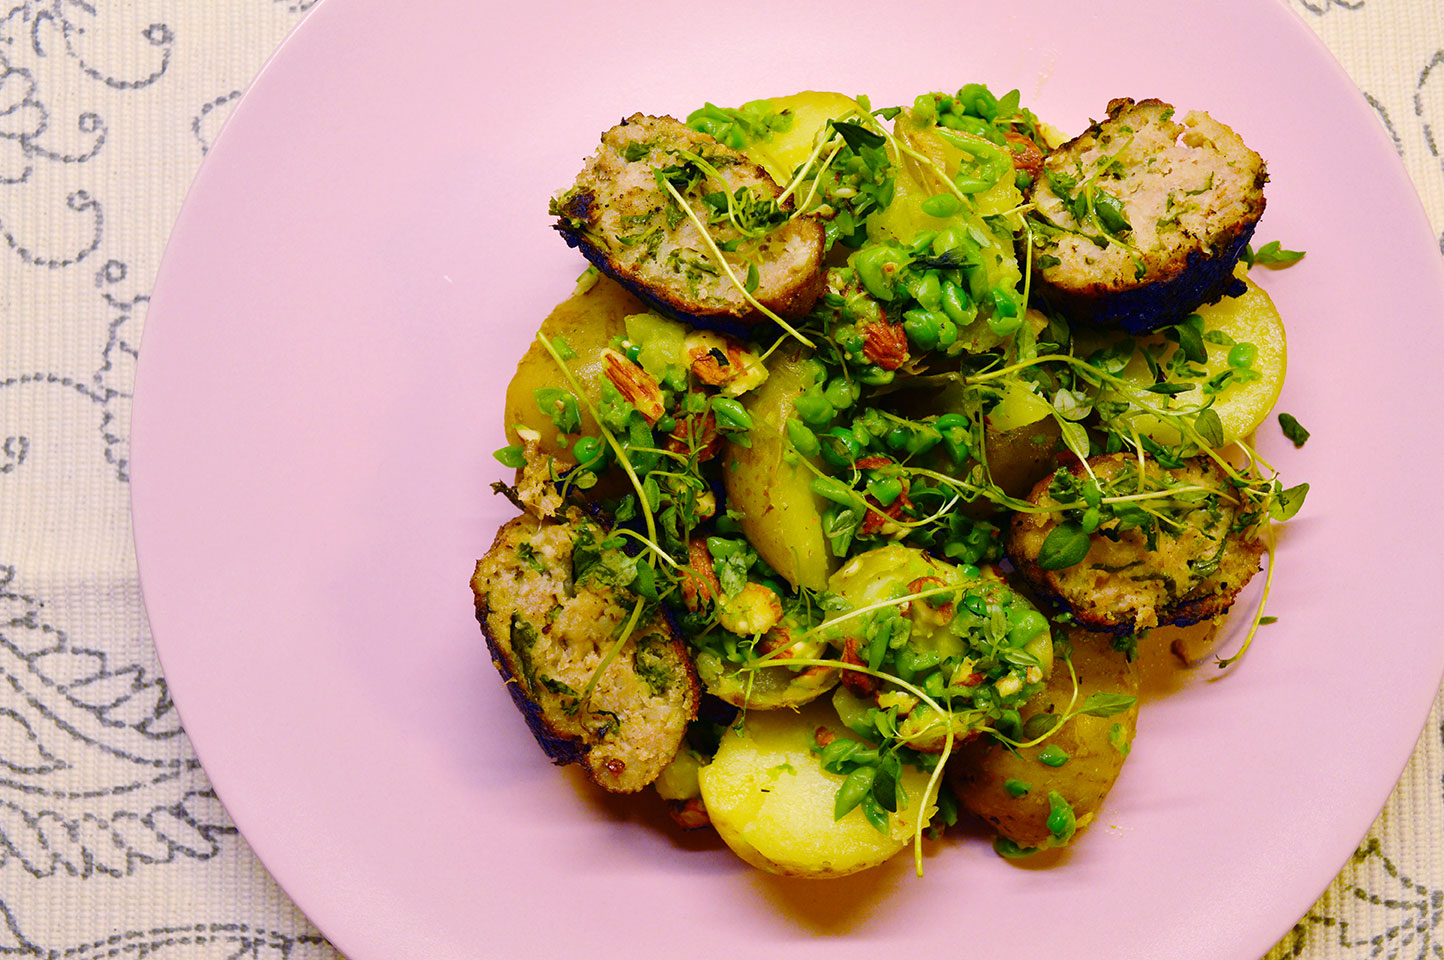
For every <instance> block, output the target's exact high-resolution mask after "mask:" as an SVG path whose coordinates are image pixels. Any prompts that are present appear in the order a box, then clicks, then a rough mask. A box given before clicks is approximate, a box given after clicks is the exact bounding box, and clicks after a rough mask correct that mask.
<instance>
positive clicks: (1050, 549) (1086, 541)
mask: <svg viewBox="0 0 1444 960" xmlns="http://www.w3.org/2000/svg"><path fill="white" fill-rule="evenodd" d="M1091 544H1092V540H1091V539H1090V538H1089V536H1088V534H1086V533H1084V532H1083V527H1082V526H1080V525H1079V524H1077V523H1075V522H1074V521H1071V520H1069V521H1066V522H1064V523H1060V524H1058V526H1056V527H1054V528H1053V529H1052V530H1050V531H1048V536H1046V537H1044V538H1043V546H1042V548H1041V549H1039V551H1038V567H1039V568H1040V569H1042V570H1063V569H1065V568H1067V567H1071V566H1073V565H1074V564H1077V563H1080V562H1081V561H1082V560H1083V558H1084V557H1086V556H1087V555H1088V547H1089V546H1090V545H1091Z"/></svg>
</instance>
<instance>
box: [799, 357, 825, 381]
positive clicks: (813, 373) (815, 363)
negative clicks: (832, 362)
mask: <svg viewBox="0 0 1444 960" xmlns="http://www.w3.org/2000/svg"><path fill="white" fill-rule="evenodd" d="M802 373H803V378H804V379H805V380H806V381H807V382H808V383H824V382H826V380H827V364H825V363H823V362H822V361H821V360H819V359H817V358H816V357H808V358H807V359H806V360H805V361H803V363H802Z"/></svg>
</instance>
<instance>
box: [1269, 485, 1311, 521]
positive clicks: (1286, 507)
mask: <svg viewBox="0 0 1444 960" xmlns="http://www.w3.org/2000/svg"><path fill="white" fill-rule="evenodd" d="M1275 483H1277V481H1275ZM1277 493H1278V496H1277V498H1276V499H1275V500H1274V501H1273V503H1272V504H1270V505H1269V516H1270V517H1272V518H1274V519H1275V520H1288V519H1290V518H1292V517H1293V516H1294V515H1295V514H1297V513H1298V512H1299V508H1300V507H1302V506H1303V505H1304V498H1305V497H1306V496H1308V493H1309V485H1308V484H1307V483H1301V484H1299V485H1298V486H1294V487H1288V488H1286V489H1282V490H1278V491H1277Z"/></svg>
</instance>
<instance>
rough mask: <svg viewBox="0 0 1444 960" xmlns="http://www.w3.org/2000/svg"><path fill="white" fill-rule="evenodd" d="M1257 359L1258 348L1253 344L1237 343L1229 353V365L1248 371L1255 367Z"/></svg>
mask: <svg viewBox="0 0 1444 960" xmlns="http://www.w3.org/2000/svg"><path fill="white" fill-rule="evenodd" d="M1257 357H1258V347H1256V346H1254V345H1253V344H1251V343H1236V344H1234V345H1233V348H1232V349H1231V350H1229V352H1228V365H1229V366H1230V367H1236V368H1239V369H1245V370H1246V369H1248V368H1249V367H1251V366H1253V362H1254V360H1255V359H1256V358H1257Z"/></svg>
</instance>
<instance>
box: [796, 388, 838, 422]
mask: <svg viewBox="0 0 1444 960" xmlns="http://www.w3.org/2000/svg"><path fill="white" fill-rule="evenodd" d="M793 409H794V410H796V411H797V415H798V416H799V417H801V418H802V422H803V423H806V424H808V425H809V426H813V427H825V426H827V425H828V424H829V423H831V422H832V417H833V413H834V411H833V408H832V404H830V403H828V402H827V400H825V399H824V398H822V397H806V396H804V397H798V398H797V401H796V402H795V403H794V404H793Z"/></svg>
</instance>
